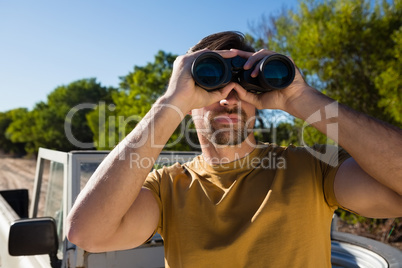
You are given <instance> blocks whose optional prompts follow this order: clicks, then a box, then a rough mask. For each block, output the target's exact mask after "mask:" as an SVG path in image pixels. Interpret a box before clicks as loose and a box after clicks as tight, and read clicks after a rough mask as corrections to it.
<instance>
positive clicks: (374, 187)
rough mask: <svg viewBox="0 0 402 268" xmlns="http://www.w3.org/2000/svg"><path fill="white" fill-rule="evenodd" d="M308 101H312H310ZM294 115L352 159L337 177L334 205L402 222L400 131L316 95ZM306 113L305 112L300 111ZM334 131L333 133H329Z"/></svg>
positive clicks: (302, 102) (307, 98)
mask: <svg viewBox="0 0 402 268" xmlns="http://www.w3.org/2000/svg"><path fill="white" fill-rule="evenodd" d="M309 95H310V96H309ZM299 98H300V100H298V104H296V103H294V104H295V105H298V106H299V107H298V108H297V111H296V112H295V114H296V115H297V116H298V117H300V118H302V119H304V120H307V121H309V118H312V116H311V115H312V114H314V113H316V112H317V111H320V114H321V120H319V121H316V120H313V121H316V122H314V123H313V124H312V125H313V126H314V127H316V128H317V129H318V130H320V131H321V132H323V133H325V134H326V135H327V136H329V137H330V138H332V139H334V140H335V141H337V142H338V143H339V144H340V145H341V146H342V147H343V148H344V149H345V150H346V151H348V152H349V153H350V155H351V156H352V158H353V159H348V160H347V161H345V162H344V163H343V164H342V165H341V167H340V168H339V170H338V172H337V175H336V177H335V185H334V187H335V188H334V189H335V195H336V198H337V200H338V202H339V203H340V204H341V205H342V206H344V207H346V208H348V209H350V210H352V211H355V212H357V213H359V214H361V215H363V216H366V217H373V218H394V217H401V216H402V130H400V129H398V128H396V127H394V126H391V125H388V124H386V123H384V122H381V121H379V120H377V119H374V118H371V117H369V116H367V115H364V114H362V113H358V112H356V111H354V110H352V109H350V108H348V107H346V106H344V105H342V104H339V103H337V102H335V101H333V100H331V99H330V98H328V97H326V96H324V95H322V94H321V93H319V92H317V91H306V92H305V93H304V96H300V97H299ZM303 107H304V108H303ZM330 126H332V128H331V127H330Z"/></svg>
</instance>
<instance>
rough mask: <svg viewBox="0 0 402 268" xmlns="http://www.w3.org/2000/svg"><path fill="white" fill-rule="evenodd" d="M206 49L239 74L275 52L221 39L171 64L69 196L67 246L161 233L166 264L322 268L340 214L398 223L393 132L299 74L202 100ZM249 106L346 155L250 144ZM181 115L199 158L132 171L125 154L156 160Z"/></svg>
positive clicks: (400, 201)
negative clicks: (148, 102) (150, 101)
mask: <svg viewBox="0 0 402 268" xmlns="http://www.w3.org/2000/svg"><path fill="white" fill-rule="evenodd" d="M209 50H213V51H216V52H217V53H219V54H220V55H221V56H222V57H224V58H232V57H235V56H241V57H243V58H245V59H247V62H246V63H245V65H244V69H246V70H247V69H250V68H252V66H253V65H254V64H255V63H257V62H260V60H261V59H262V58H264V57H265V56H267V55H271V54H273V53H274V52H271V51H267V50H261V51H258V52H254V51H253V50H252V48H251V47H249V46H248V45H247V44H246V43H245V41H244V38H243V36H242V35H241V34H239V33H236V32H223V33H218V34H214V35H211V36H208V37H206V38H204V39H203V40H201V41H200V43H199V44H197V45H196V46H195V47H193V48H192V49H191V50H190V51H189V52H188V53H187V54H186V55H184V56H180V57H178V58H177V59H176V61H175V63H174V67H173V72H172V77H171V80H170V82H169V85H168V88H167V90H166V92H165V94H164V95H163V96H162V97H161V98H160V99H159V100H158V101H157V102H156V103H155V105H154V106H153V108H152V109H151V111H150V112H149V113H148V114H147V115H146V116H145V117H144V119H143V120H142V121H141V122H140V123H139V124H138V125H137V127H136V128H135V129H134V130H133V131H132V132H131V133H130V134H128V135H127V137H126V138H125V139H124V140H123V141H122V142H121V143H120V144H119V145H118V146H117V147H116V148H115V149H114V150H113V151H112V152H111V153H110V154H109V155H108V157H107V158H106V159H105V160H104V161H103V163H102V164H101V165H100V167H99V168H98V169H97V170H96V172H95V174H94V175H93V177H92V178H91V179H90V181H89V182H88V184H87V185H86V186H85V188H84V190H83V191H82V192H81V193H80V195H79V197H78V198H77V201H76V202H75V204H74V207H73V209H72V211H71V213H70V214H69V216H68V220H69V223H68V226H67V230H68V239H69V240H70V241H71V242H73V243H75V244H77V245H78V246H80V247H82V248H84V249H86V250H88V251H91V252H99V251H108V250H119V249H128V248H133V247H136V246H139V245H141V244H142V243H144V242H145V241H146V240H147V239H149V238H150V237H151V236H152V235H153V234H154V233H155V232H156V231H158V232H159V233H160V234H161V235H162V237H163V238H164V243H165V258H166V266H170V267H330V266H331V263H330V224H331V218H332V215H333V212H334V210H335V209H336V208H337V207H342V208H345V209H348V210H351V211H354V212H356V213H359V214H360V215H363V216H366V217H375V218H387V217H400V216H402V176H401V174H402V134H401V130H399V129H396V128H394V127H392V126H388V125H386V124H385V123H382V122H379V121H377V120H375V119H372V118H369V117H368V116H366V115H363V114H360V113H357V112H355V111H353V110H351V109H349V108H347V107H344V106H343V105H341V104H338V103H336V102H335V101H334V100H332V99H330V98H328V97H326V96H325V95H323V94H321V93H320V92H318V91H317V90H315V89H313V88H312V87H310V86H309V85H307V84H306V83H305V81H304V80H303V78H302V76H301V75H300V73H299V71H298V70H296V76H295V79H294V81H293V83H292V84H291V85H289V86H288V87H287V88H285V89H282V90H276V91H272V92H268V93H263V94H253V93H250V92H247V91H246V90H245V89H244V88H242V87H241V86H240V85H239V84H237V83H233V82H231V83H229V84H228V85H226V86H225V87H223V88H221V89H219V90H216V91H211V92H208V91H206V90H204V89H202V88H200V87H198V86H197V85H196V84H195V82H194V80H193V78H192V76H191V72H190V68H191V65H192V63H193V61H194V59H195V58H196V57H197V56H199V55H201V54H202V53H204V52H206V51H209ZM296 69H297V68H296ZM257 75H258V67H257V68H255V69H254V70H253V72H252V76H254V77H255V76H257ZM255 108H257V109H281V110H283V111H286V112H288V113H290V114H292V115H293V116H296V117H298V118H301V119H303V120H307V121H308V122H310V123H312V125H313V126H314V127H316V128H317V129H318V130H320V131H321V132H323V133H325V134H327V135H328V136H329V137H330V138H332V139H335V140H336V141H337V142H339V144H340V145H341V146H342V147H343V148H344V149H345V150H346V151H347V152H348V154H349V155H350V156H351V157H349V156H348V155H346V154H345V153H343V152H342V151H339V152H338V151H337V150H335V151H334V150H330V148H326V147H325V146H317V147H315V148H314V150H315V152H316V153H311V150H312V148H311V149H310V148H297V147H294V146H289V147H287V148H282V147H276V146H273V145H270V144H262V143H257V142H256V140H255V138H254V136H253V133H252V131H251V129H252V128H253V125H254V116H255ZM188 113H191V114H192V116H193V120H194V124H195V126H196V129H197V134H198V138H199V142H200V145H201V149H202V155H201V156H199V157H196V158H195V159H194V160H193V161H192V162H190V163H186V164H183V165H179V164H175V165H173V166H172V167H168V168H163V169H160V170H157V171H153V172H152V173H151V174H149V172H150V170H151V167H150V166H149V165H147V166H146V167H143V166H140V165H130V161H129V159H130V156H132V155H136V156H137V157H138V156H139V157H140V158H141V159H147V160H150V161H153V160H155V159H157V157H158V155H159V153H160V151H161V149H162V148H163V145H164V144H166V142H167V141H168V139H169V138H170V136H171V134H172V133H173V131H174V130H175V129H176V128H177V126H178V125H179V124H180V122H181V121H182V119H183V118H184V115H186V114H188ZM313 115H314V116H313ZM317 118H318V119H320V118H323V119H321V120H318V119H317ZM334 124H336V126H337V129H335V130H334V129H333V128H331V127H330V126H334ZM313 154H314V155H315V156H314V155H313ZM317 155H318V156H319V157H317ZM124 159H125V160H124ZM273 162H276V164H274V165H273ZM278 163H279V164H278Z"/></svg>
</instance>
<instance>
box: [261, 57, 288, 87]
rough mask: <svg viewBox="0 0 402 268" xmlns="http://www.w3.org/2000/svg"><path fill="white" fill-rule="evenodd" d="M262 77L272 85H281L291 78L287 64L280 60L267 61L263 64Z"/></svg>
mask: <svg viewBox="0 0 402 268" xmlns="http://www.w3.org/2000/svg"><path fill="white" fill-rule="evenodd" d="M263 75H264V78H265V80H266V81H267V82H268V84H269V85H271V86H273V87H282V86H283V85H284V84H287V83H288V82H289V81H290V80H291V70H290V69H289V66H288V65H287V64H286V63H285V62H283V61H280V60H272V61H268V62H267V64H266V65H265V66H264V74H263Z"/></svg>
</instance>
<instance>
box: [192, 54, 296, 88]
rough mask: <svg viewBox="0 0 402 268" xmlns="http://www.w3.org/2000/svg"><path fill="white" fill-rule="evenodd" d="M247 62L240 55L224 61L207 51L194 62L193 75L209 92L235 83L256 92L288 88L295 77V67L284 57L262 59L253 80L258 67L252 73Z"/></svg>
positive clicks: (276, 56) (275, 55)
mask: <svg viewBox="0 0 402 268" xmlns="http://www.w3.org/2000/svg"><path fill="white" fill-rule="evenodd" d="M246 61H247V60H246V59H244V58H242V57H240V56H236V57H234V58H229V59H225V58H223V57H222V56H221V55H219V54H218V53H215V52H205V53H203V54H201V55H200V56H198V57H197V58H196V59H195V60H194V62H193V65H192V67H191V74H192V76H193V78H194V81H195V82H196V83H197V85H199V86H200V87H202V88H203V89H205V90H207V91H213V90H217V89H219V88H222V87H224V86H225V85H227V84H228V83H229V82H231V81H233V82H236V83H238V84H240V85H241V86H242V87H243V88H244V89H246V90H247V91H250V92H253V93H263V92H268V91H272V90H276V89H282V88H285V87H287V86H289V85H290V84H291V83H292V82H293V79H294V77H295V67H294V64H293V63H292V61H291V60H290V59H289V58H288V57H286V56H284V55H281V54H273V55H269V56H266V57H265V58H263V59H262V60H261V61H260V63H261V65H260V72H259V74H258V76H257V77H256V78H253V77H251V73H252V71H253V70H254V68H255V66H256V65H254V66H253V67H252V68H251V69H249V70H244V69H243V66H244V64H245V63H246ZM257 64H258V63H257Z"/></svg>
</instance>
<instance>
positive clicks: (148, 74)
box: [87, 51, 190, 150]
mask: <svg viewBox="0 0 402 268" xmlns="http://www.w3.org/2000/svg"><path fill="white" fill-rule="evenodd" d="M175 58H176V56H175V55H172V54H170V53H166V52H163V51H159V52H158V53H157V54H156V55H155V60H154V62H152V63H151V62H150V63H148V64H147V65H145V66H143V67H140V66H135V67H134V70H133V71H132V72H130V73H129V74H127V75H126V76H124V77H121V78H120V79H121V83H120V89H119V90H118V91H116V92H113V94H112V100H113V102H112V104H109V105H107V104H106V103H104V104H102V105H99V106H98V107H97V109H95V110H94V111H92V112H90V113H89V114H88V115H87V119H88V122H89V126H90V128H91V130H92V132H93V133H94V136H93V139H94V141H95V145H96V148H97V149H104V150H110V149H112V148H113V147H114V146H115V145H117V144H118V142H119V141H121V140H122V139H123V138H124V137H125V136H126V135H127V134H128V133H129V132H130V131H131V130H132V129H133V128H134V127H135V126H136V125H137V123H138V122H139V121H140V120H141V119H142V118H143V117H144V116H145V114H146V113H147V112H148V111H149V110H150V109H151V106H152V105H153V103H155V101H156V100H157V99H158V98H159V97H160V96H161V95H162V94H163V92H164V91H165V89H166V86H167V84H168V82H169V78H170V75H171V72H172V68H173V62H174V60H175ZM186 120H188V118H187V119H186ZM186 120H185V121H184V122H183V124H186V122H187V121H186ZM180 133H181V131H180V127H179V129H178V130H177V131H176V132H175V133H174V134H173V135H172V137H171V139H170V140H169V142H168V144H171V146H167V147H166V149H174V150H188V149H189V148H190V147H189V145H188V144H186V143H185V142H184V139H183V138H180ZM178 138H179V139H178Z"/></svg>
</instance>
